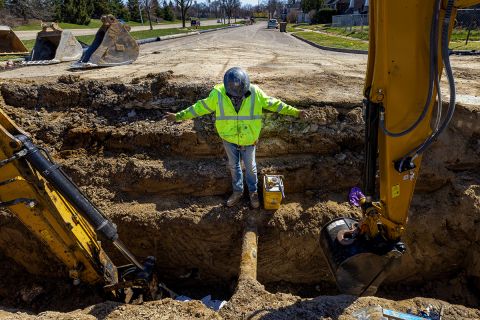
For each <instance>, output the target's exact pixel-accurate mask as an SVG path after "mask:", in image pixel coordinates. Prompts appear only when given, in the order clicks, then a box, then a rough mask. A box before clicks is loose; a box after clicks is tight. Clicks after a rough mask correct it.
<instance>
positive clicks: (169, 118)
mask: <svg viewBox="0 0 480 320" xmlns="http://www.w3.org/2000/svg"><path fill="white" fill-rule="evenodd" d="M162 119H165V120H167V121H168V122H176V121H177V118H176V117H175V113H171V112H167V113H165V115H164V116H163V118H162Z"/></svg>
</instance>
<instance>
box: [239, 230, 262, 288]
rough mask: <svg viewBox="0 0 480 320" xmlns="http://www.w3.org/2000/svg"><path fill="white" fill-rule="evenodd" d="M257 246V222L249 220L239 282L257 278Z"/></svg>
mask: <svg viewBox="0 0 480 320" xmlns="http://www.w3.org/2000/svg"><path fill="white" fill-rule="evenodd" d="M257 248H258V231H257V224H256V223H255V222H254V221H249V222H248V223H247V225H246V226H245V230H244V232H243V239H242V256H241V259H240V274H239V277H238V282H241V281H243V280H257Z"/></svg>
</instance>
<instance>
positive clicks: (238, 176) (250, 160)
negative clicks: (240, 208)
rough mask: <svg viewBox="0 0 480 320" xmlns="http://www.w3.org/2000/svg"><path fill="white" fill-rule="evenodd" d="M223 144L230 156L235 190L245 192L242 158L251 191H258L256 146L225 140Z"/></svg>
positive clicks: (229, 161)
mask: <svg viewBox="0 0 480 320" xmlns="http://www.w3.org/2000/svg"><path fill="white" fill-rule="evenodd" d="M223 146H224V147H225V151H226V152H227V156H228V167H229V168H230V173H231V174H232V187H233V191H234V192H243V174H242V166H241V165H240V160H243V163H244V164H245V176H246V178H247V186H248V191H249V192H257V184H258V178H257V164H256V163H255V146H238V145H236V144H233V143H230V142H227V141H225V140H224V141H223Z"/></svg>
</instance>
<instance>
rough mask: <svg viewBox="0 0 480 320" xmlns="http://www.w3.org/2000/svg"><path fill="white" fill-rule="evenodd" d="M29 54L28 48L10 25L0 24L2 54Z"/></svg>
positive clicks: (0, 53)
mask: <svg viewBox="0 0 480 320" xmlns="http://www.w3.org/2000/svg"><path fill="white" fill-rule="evenodd" d="M9 54H12V55H21V54H28V49H27V48H26V47H25V45H24V44H23V42H22V41H21V40H20V39H19V38H18V37H17V35H16V34H15V32H13V30H12V29H11V28H10V27H9V26H0V55H9Z"/></svg>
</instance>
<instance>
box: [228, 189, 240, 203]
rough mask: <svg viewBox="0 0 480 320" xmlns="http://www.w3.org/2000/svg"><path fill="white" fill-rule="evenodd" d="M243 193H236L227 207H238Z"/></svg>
mask: <svg viewBox="0 0 480 320" xmlns="http://www.w3.org/2000/svg"><path fill="white" fill-rule="evenodd" d="M242 195H243V192H239V191H234V192H233V193H232V195H231V196H230V198H228V200H227V207H233V206H234V205H236V204H237V203H238V202H239V201H240V199H241V198H242Z"/></svg>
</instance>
